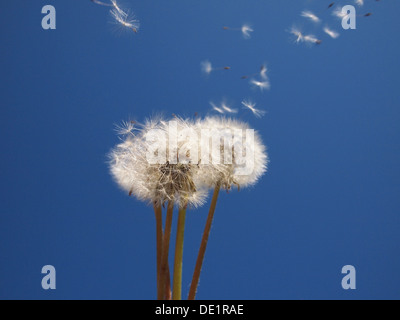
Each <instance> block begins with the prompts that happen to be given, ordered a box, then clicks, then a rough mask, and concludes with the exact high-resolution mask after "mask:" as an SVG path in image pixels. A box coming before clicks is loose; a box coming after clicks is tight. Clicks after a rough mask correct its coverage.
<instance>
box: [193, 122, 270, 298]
mask: <svg viewBox="0 0 400 320" xmlns="http://www.w3.org/2000/svg"><path fill="white" fill-rule="evenodd" d="M198 126H199V127H200V128H202V129H203V130H204V129H209V130H210V129H211V130H214V131H213V132H219V133H220V134H219V135H218V137H221V139H223V140H224V144H222V143H221V145H220V148H217V149H214V150H213V152H214V153H213V155H212V156H213V158H218V157H224V158H225V155H226V154H229V155H231V160H232V161H231V162H230V163H224V164H220V165H211V170H210V168H209V167H207V166H204V165H203V166H202V168H201V169H200V172H202V170H204V169H205V170H207V171H205V172H204V173H203V174H202V175H203V177H204V179H205V183H206V184H207V183H208V184H209V185H210V186H214V192H213V197H212V200H211V205H210V210H209V213H208V216H207V221H206V225H205V228H204V232H203V237H202V240H201V244H200V249H199V253H198V256H197V260H196V265H195V269H194V272H193V278H192V282H191V285H190V289H189V295H188V300H193V299H195V296H196V291H197V286H198V283H199V279H200V271H201V268H202V264H203V260H204V255H205V251H206V247H207V242H208V238H209V234H210V230H211V225H212V220H213V217H214V212H215V208H216V204H217V199H218V194H219V191H220V189H221V188H223V189H226V190H230V189H231V186H232V185H236V186H238V188H239V187H242V186H250V185H253V184H255V183H256V182H257V181H258V179H259V178H260V177H261V176H262V175H263V174H264V173H265V172H266V170H267V164H268V156H267V153H266V148H265V146H264V145H263V144H262V142H261V139H260V137H259V135H258V133H257V132H255V131H252V130H250V131H251V132H253V135H252V136H253V139H251V138H250V136H251V134H249V135H247V132H248V129H250V128H249V126H248V125H247V124H246V123H244V122H240V121H237V120H233V119H228V118H220V117H210V118H206V119H204V120H202V121H199V122H198ZM238 131H239V132H245V136H244V139H245V140H246V143H244V146H243V147H240V146H239V145H240V143H239V145H238V144H235V143H231V144H229V143H228V144H225V141H227V140H228V141H232V140H234V138H235V133H236V132H238ZM248 140H250V141H251V142H250V143H247V142H248ZM207 146H208V141H207V140H206V146H205V147H206V148H207ZM243 152H244V153H245V154H246V155H250V154H251V156H250V157H251V159H252V160H253V164H254V165H253V170H252V172H251V173H250V174H247V175H240V174H237V172H238V171H237V170H236V169H237V168H238V167H240V166H241V163H240V161H239V159H238V158H240V157H238V155H239V154H240V153H243Z"/></svg>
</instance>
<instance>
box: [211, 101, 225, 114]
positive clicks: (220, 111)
mask: <svg viewBox="0 0 400 320" xmlns="http://www.w3.org/2000/svg"><path fill="white" fill-rule="evenodd" d="M210 105H211V107H212V109H213V110H214V111H217V112H218V113H221V114H222V113H224V110H223V109H222V108H219V107H217V106H216V105H215V104H214V103H213V102H211V101H210Z"/></svg>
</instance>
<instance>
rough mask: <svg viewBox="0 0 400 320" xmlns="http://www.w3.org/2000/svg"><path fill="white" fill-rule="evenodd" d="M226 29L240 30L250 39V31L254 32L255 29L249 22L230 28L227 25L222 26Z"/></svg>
mask: <svg viewBox="0 0 400 320" xmlns="http://www.w3.org/2000/svg"><path fill="white" fill-rule="evenodd" d="M222 29H224V30H235V31H240V32H241V33H242V35H243V37H244V38H245V39H249V38H250V37H251V36H250V32H253V31H254V30H253V29H252V28H251V27H250V26H249V25H247V24H244V25H242V26H241V27H240V28H230V27H227V26H224V27H222Z"/></svg>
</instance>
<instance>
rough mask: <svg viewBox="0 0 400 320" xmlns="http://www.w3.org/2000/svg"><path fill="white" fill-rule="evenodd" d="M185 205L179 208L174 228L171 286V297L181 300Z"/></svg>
mask: <svg viewBox="0 0 400 320" xmlns="http://www.w3.org/2000/svg"><path fill="white" fill-rule="evenodd" d="M186 207H187V206H186V205H185V206H184V207H182V208H180V209H179V214H178V226H177V229H176V244H175V262H174V282H173V287H172V299H173V300H182V258H183V239H184V232H185V218H186Z"/></svg>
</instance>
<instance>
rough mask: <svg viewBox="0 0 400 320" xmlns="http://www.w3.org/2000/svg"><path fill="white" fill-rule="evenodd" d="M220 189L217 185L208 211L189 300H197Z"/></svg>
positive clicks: (218, 184) (219, 185)
mask: <svg viewBox="0 0 400 320" xmlns="http://www.w3.org/2000/svg"><path fill="white" fill-rule="evenodd" d="M220 189H221V184H220V183H217V185H216V186H215V188H214V193H213V197H212V200H211V204H210V210H209V211H208V216H207V222H206V226H205V227H204V232H203V237H202V239H201V244H200V249H199V254H198V255H197V261H196V266H195V268H194V272H193V278H192V283H191V284H190V290H189V296H188V300H194V299H195V298H196V291H197V286H198V284H199V279H200V272H201V267H202V265H203V260H204V254H205V253H206V248H207V241H208V236H209V235H210V230H211V224H212V221H213V217H214V212H215V207H216V205H217V199H218V194H219V190H220Z"/></svg>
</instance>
